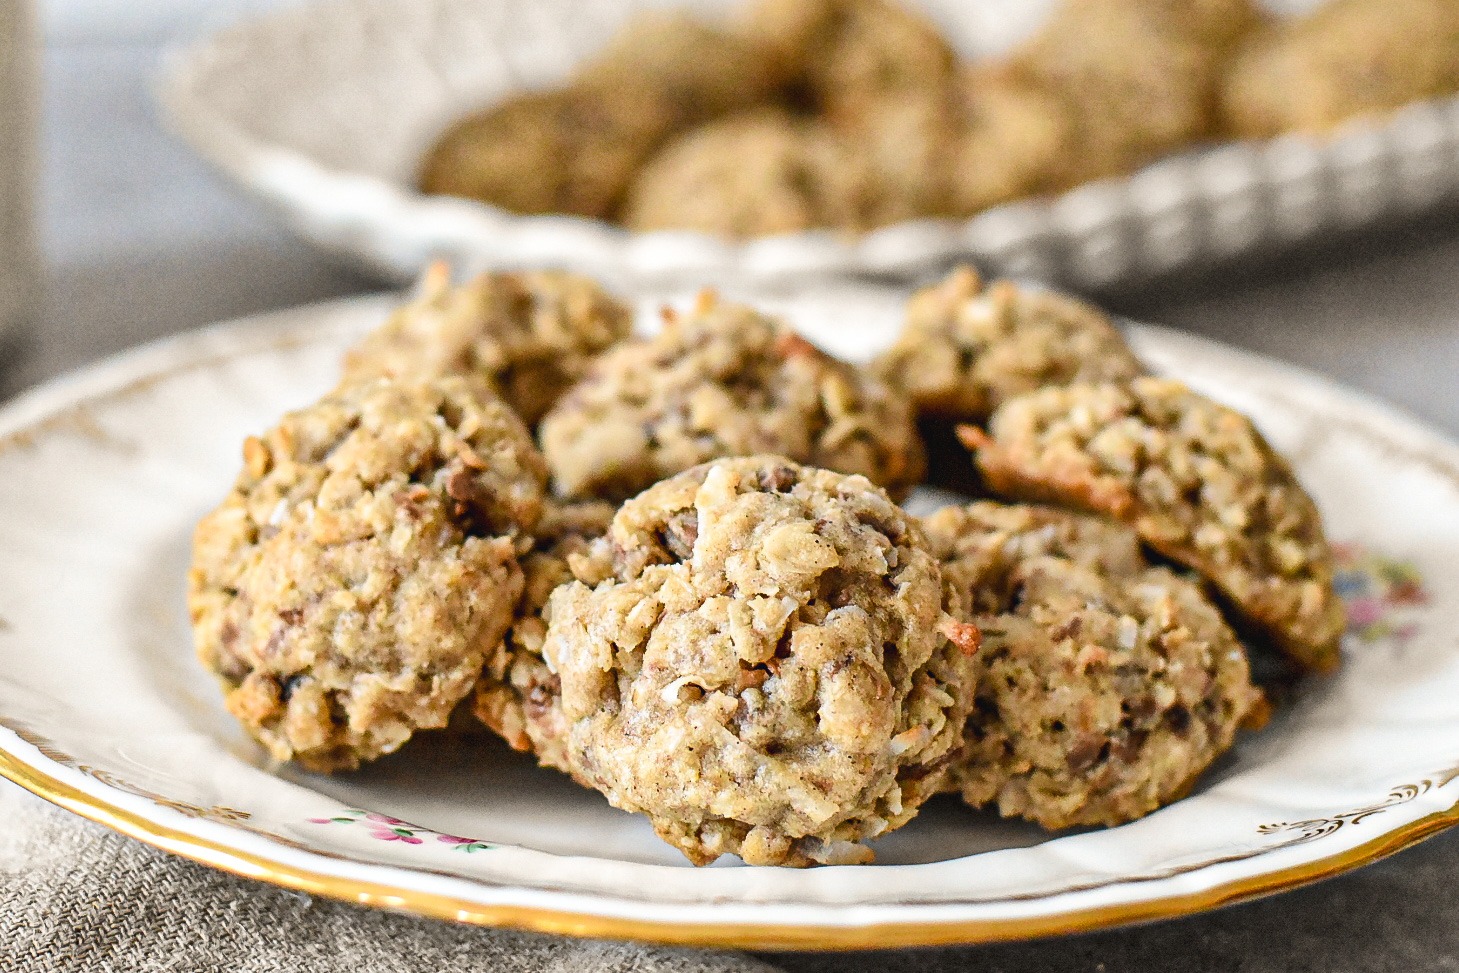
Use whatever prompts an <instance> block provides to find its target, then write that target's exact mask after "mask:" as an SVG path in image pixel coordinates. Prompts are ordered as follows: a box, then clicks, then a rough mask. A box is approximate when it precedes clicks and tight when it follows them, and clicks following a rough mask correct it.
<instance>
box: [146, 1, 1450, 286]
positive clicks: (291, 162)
mask: <svg viewBox="0 0 1459 973" xmlns="http://www.w3.org/2000/svg"><path fill="white" fill-rule="evenodd" d="M740 2H742V0H490V2H488V0H316V2H314V3H313V4H311V5H309V6H305V7H300V8H299V9H291V10H288V11H285V12H282V13H273V14H269V15H266V16H263V17H260V18H258V19H255V20H252V21H247V22H244V23H241V24H238V25H237V26H235V27H232V28H230V29H228V30H224V31H223V32H221V33H219V34H218V35H216V36H215V37H212V38H210V39H208V40H206V41H203V42H201V43H199V44H197V45H195V46H193V47H191V48H188V49H185V50H179V51H177V52H176V53H175V56H174V57H173V58H171V60H170V63H169V67H168V69H167V71H166V73H165V76H164V77H163V79H162V81H161V84H160V88H159V94H160V97H161V100H162V103H163V106H164V108H165V110H166V112H167V114H168V116H169V117H170V119H171V122H172V124H173V126H174V127H175V128H176V129H177V131H178V132H180V133H181V134H182V135H183V136H184V137H185V138H186V139H187V140H188V141H190V142H191V143H192V144H193V146H194V147H195V148H196V149H197V150H198V151H200V152H201V153H202V154H203V155H204V156H206V157H207V158H208V159H209V160H210V161H211V162H213V163H214V164H215V165H217V166H218V167H219V168H221V169H222V170H223V171H224V172H226V173H227V174H229V175H230V176H232V177H233V178H234V179H236V180H237V181H238V182H239V183H241V184H242V185H243V186H244V187H245V188H247V189H248V190H249V191H251V192H252V193H254V194H255V195H256V196H258V197H260V198H261V199H263V200H265V201H266V202H268V203H269V204H271V205H272V206H273V207H274V208H276V209H277V210H278V211H279V212H280V213H281V214H282V215H283V216H284V218H285V219H286V220H288V221H289V223H290V224H291V225H292V226H293V227H294V228H295V229H296V230H297V231H298V232H299V233H301V234H302V235H303V236H305V237H306V238H308V239H310V240H313V241H314V242H316V243H318V244H320V245H322V246H324V247H327V248H329V249H331V250H334V251H335V252H337V253H339V254H341V255H344V256H346V257H349V258H351V259H353V260H354V261H355V262H359V263H363V264H364V265H366V266H368V267H369V268H371V269H373V270H374V271H375V272H377V273H381V274H384V275H385V276H386V277H388V278H393V279H396V280H399V281H401V282H404V281H406V280H410V279H413V278H414V277H415V276H416V275H417V274H418V273H419V271H420V270H421V268H423V267H424V266H425V264H426V263H427V262H428V261H429V260H430V259H432V258H434V257H447V258H450V259H452V260H453V261H454V262H455V263H456V264H457V265H458V266H462V267H483V266H506V265H523V264H525V265H542V264H555V265H562V266H571V267H576V268H578V269H581V270H584V271H586V272H588V273H593V274H596V275H598V276H602V277H607V278H610V279H616V280H619V281H624V282H628V281H634V282H653V283H657V284H664V283H666V282H679V281H683V280H689V279H692V280H694V281H696V282H698V281H707V280H718V281H721V282H724V281H732V280H740V281H758V282H760V283H766V282H770V281H781V282H784V281H786V280H788V279H797V280H804V279H807V278H811V277H816V276H825V275H847V274H870V275H891V276H895V277H898V278H901V279H906V278H908V277H910V276H913V275H916V274H918V273H919V272H923V271H927V270H928V269H929V268H937V267H940V266H942V265H945V264H948V263H949V262H951V261H952V260H954V259H959V258H962V259H966V258H971V259H975V260H977V261H978V262H979V263H980V265H981V266H983V267H984V269H987V270H990V271H992V272H996V273H998V274H1001V275H1005V276H1022V277H1031V278H1037V279H1042V280H1055V281H1063V282H1065V283H1068V284H1072V285H1077V286H1083V287H1097V286H1105V285H1109V284H1111V283H1114V282H1115V281H1118V280H1122V279H1125V278H1129V277H1134V276H1140V275H1146V274H1151V273H1159V272H1164V271H1168V270H1171V269H1173V268H1176V267H1181V266H1185V265H1188V264H1192V263H1196V262H1202V261H1211V260H1219V259H1222V258H1226V257H1230V256H1233V255H1235V254H1240V253H1245V252H1248V251H1252V250H1255V249H1259V248H1277V247H1283V246H1291V245H1293V244H1296V243H1299V242H1301V241H1303V240H1307V239H1309V238H1311V237H1313V236H1316V235H1321V234H1331V233H1333V232H1335V231H1341V230H1344V229H1350V228H1354V227H1360V226H1364V225H1368V224H1371V223H1375V222H1378V221H1381V220H1384V219H1390V218H1393V217H1395V216H1400V215H1403V214H1405V213H1411V212H1418V211H1422V210H1425V209H1428V208H1430V207H1432V206H1434V205H1435V204H1436V203H1437V202H1439V201H1441V200H1442V199H1443V198H1444V197H1446V196H1447V195H1449V194H1451V193H1452V192H1453V191H1454V190H1455V189H1456V188H1459V99H1449V100H1445V101H1441V102H1429V103H1419V104H1415V105H1412V106H1409V107H1408V108H1407V109H1405V110H1403V111H1401V112H1399V113H1397V114H1396V115H1394V116H1392V117H1391V118H1390V119H1388V120H1386V121H1384V122H1383V123H1382V124H1379V125H1376V126H1375V125H1358V126H1356V127H1353V128H1351V129H1350V130H1348V131H1346V132H1344V133H1343V134H1342V135H1341V137H1338V138H1336V139H1331V140H1325V141H1311V140H1308V139H1305V138H1300V137H1292V138H1282V139H1277V140H1274V141H1271V142H1264V143H1250V144H1230V145H1224V146H1220V147H1217V148H1211V149H1205V150H1201V151H1193V152H1187V153H1184V154H1181V155H1178V156H1174V157H1171V158H1169V159H1166V160H1163V161H1161V162H1158V163H1156V164H1154V165H1152V166H1150V167H1149V168H1147V169H1145V170H1144V171H1142V172H1140V173H1137V174H1135V175H1133V176H1130V177H1129V178H1125V179H1115V180H1109V181H1105V182H1099V183H1091V184H1089V185H1086V186H1083V187H1080V188H1078V189H1075V190H1073V191H1071V192H1069V193H1066V194H1064V195H1063V196H1060V197H1058V198H1053V199H1039V200H1028V201H1019V202H1015V203H1010V204H1007V205H1004V206H999V207H996V208H994V209H991V210H988V211H987V212H985V213H982V214H980V215H979V216H978V217H976V218H975V219H972V220H969V221H966V222H952V221H919V222H914V223H904V224H899V225H896V226H891V227H887V228H885V229H882V230H880V231H877V232H875V233H872V234H870V235H867V236H864V237H861V238H848V237H845V236H841V235H837V234H833V233H826V232H819V233H803V234H795V235H789V236H780V237H767V238H763V239H758V240H753V241H749V242H745V243H728V242H725V241H721V240H718V239H715V238H711V237H709V236H705V235H702V234H696V233H683V232H677V233H666V232H660V233H646V234H632V233H628V232H626V231H624V230H621V229H619V228H616V227H614V226H611V225H609V224H607V223H603V222H600V221H595V220H585V219H578V218H574V217H566V216H550V217H541V216H539V217H521V216H515V215H512V214H510V213H507V212H505V211H503V210H500V209H496V208H493V207H490V206H485V205H482V204H479V203H474V202H469V201H465V200H459V199H449V198H445V197H427V196H423V195H421V194H420V193H419V192H417V191H416V189H415V188H414V184H415V180H414V177H415V173H416V169H417V166H418V164H419V160H420V159H421V157H422V156H423V154H424V152H425V150H426V147H427V146H428V145H429V144H430V142H431V140H432V139H433V138H434V137H435V136H436V134H437V133H438V132H439V131H440V130H441V129H442V128H444V127H445V125H446V124H447V123H448V122H450V121H451V120H453V119H454V118H457V117H459V116H460V115H462V114H464V113H466V112H468V111H470V110H473V109H476V108H479V107H480V106H482V105H484V104H487V103H490V102H492V101H495V100H498V99H500V98H501V97H502V96H503V95H505V94H506V93H508V92H511V91H513V90H519V89H524V88H538V87H543V86H546V85H550V84H553V83H555V82H557V81H559V80H560V79H561V78H563V77H564V76H565V75H566V74H567V73H568V72H569V71H570V69H571V67H572V65H573V64H574V63H575V62H577V61H579V60H581V59H582V58H583V57H585V56H586V55H588V54H590V53H591V52H593V51H594V50H595V49H596V48H597V47H599V46H600V45H601V44H602V42H603V39H604V38H605V37H606V36H607V35H608V34H609V33H611V32H612V30H613V28H614V27H615V26H616V25H617V24H619V23H620V22H622V20H623V19H624V18H625V17H626V16H627V15H628V14H629V13H630V12H631V11H632V10H634V9H638V8H644V7H662V6H667V5H687V6H692V7H695V8H699V9H701V10H704V11H707V12H709V13H714V12H717V11H720V10H722V9H723V8H725V7H726V6H729V5H731V4H732V3H740ZM910 2H920V3H921V4H922V5H923V6H925V7H926V8H927V10H928V12H929V14H930V15H932V16H933V17H934V18H935V19H936V20H937V21H939V22H940V23H941V24H942V26H943V27H944V28H945V29H946V31H947V34H948V36H949V37H950V38H952V39H953V41H954V43H956V44H957V46H959V47H960V48H962V49H963V50H964V51H965V52H967V53H969V54H974V53H980V52H987V51H989V50H996V49H999V48H1001V47H1006V46H1008V45H1010V44H1011V43H1012V42H1013V41H1015V40H1017V39H1018V37H1019V36H1020V35H1022V34H1026V33H1028V32H1029V31H1030V30H1031V29H1032V28H1033V27H1034V26H1036V25H1037V23H1038V21H1039V19H1040V18H1041V17H1042V16H1043V15H1044V12H1045V11H1046V10H1047V9H1048V8H1049V5H1050V3H1051V2H1052V0H910ZM1282 5H1284V6H1288V7H1290V6H1293V5H1294V2H1293V0H1283V3H1282ZM1295 5H1297V6H1311V5H1312V0H1296V3H1295Z"/></svg>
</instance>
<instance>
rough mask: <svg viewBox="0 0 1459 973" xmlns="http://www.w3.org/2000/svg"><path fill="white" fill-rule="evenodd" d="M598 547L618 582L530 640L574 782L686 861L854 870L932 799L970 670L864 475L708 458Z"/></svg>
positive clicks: (907, 522)
mask: <svg viewBox="0 0 1459 973" xmlns="http://www.w3.org/2000/svg"><path fill="white" fill-rule="evenodd" d="M605 543H606V545H607V546H608V547H609V548H610V552H611V556H612V558H613V565H614V576H613V578H612V579H611V580H609V581H606V582H604V583H601V584H598V585H597V586H596V587H589V586H588V585H587V584H584V583H581V582H578V583H573V584H570V585H566V586H564V587H560V588H558V589H557V590H556V591H555V592H554V593H553V595H552V600H551V607H550V617H551V623H550V625H549V627H548V631H547V640H546V644H545V646H544V649H543V654H544V656H545V658H546V659H547V661H548V663H549V664H550V665H551V666H552V668H553V669H555V670H556V672H557V674H558V677H559V678H560V680H561V693H562V696H561V698H562V712H563V717H564V719H565V720H566V722H567V727H568V729H567V747H566V753H567V757H568V760H569V762H570V764H571V766H572V770H573V773H574V775H575V776H576V777H577V778H578V779H579V780H581V781H582V782H584V783H586V784H589V785H590V786H593V787H596V788H598V789H599V790H601V791H602V792H603V793H604V794H606V795H607V797H608V799H609V800H610V801H611V802H612V803H613V804H614V805H615V806H617V807H621V808H625V809H628V810H633V811H640V812H643V813H645V814H647V815H648V816H649V817H650V819H651V820H652V822H653V825H654V829H655V830H656V831H657V832H658V834H659V835H660V836H661V837H663V838H664V839H665V840H666V841H668V842H670V843H671V844H673V845H675V846H676V847H678V848H679V849H680V850H681V851H683V852H684V854H685V855H686V856H688V857H689V859H690V860H691V861H693V862H695V863H696V864H707V863H709V862H711V861H713V860H714V859H715V858H717V857H719V856H720V855H724V854H739V855H740V856H741V858H743V859H744V860H745V861H746V862H748V863H751V864H767V865H768V864H781V865H810V864H817V863H820V864H830V863H849V862H862V861H869V860H870V858H871V852H870V850H869V849H867V848H866V847H865V845H864V844H863V843H864V842H865V841H867V840H869V839H871V838H874V837H876V836H877V835H880V834H884V833H886V832H888V831H890V830H892V829H893V828H896V827H899V826H901V825H902V824H904V823H905V822H906V821H907V820H909V819H910V818H911V817H912V816H913V815H914V814H915V812H916V810H917V808H918V806H919V805H920V804H921V803H922V802H923V801H924V800H926V798H927V797H928V796H929V795H930V794H931V793H932V792H934V791H935V790H936V789H937V788H938V787H939V786H940V784H941V781H942V777H943V768H944V763H945V761H946V759H947V758H948V754H949V752H950V750H951V749H952V748H953V746H954V745H955V743H956V741H957V739H958V734H959V732H960V730H961V727H962V725H963V722H964V719H965V716H966V709H965V704H964V703H963V702H962V700H963V698H964V697H963V694H962V693H961V692H960V691H959V689H958V687H959V686H961V685H963V684H964V682H965V680H966V675H967V673H968V670H969V667H970V665H971V658H970V656H969V655H968V654H967V651H966V648H967V646H966V644H965V641H964V642H963V643H959V642H957V641H954V640H952V639H950V638H949V637H947V635H946V634H945V633H947V632H948V631H949V630H950V626H949V624H948V623H949V621H950V620H949V619H948V617H947V616H946V615H945V614H944V612H943V610H942V590H941V588H942V585H941V579H940V577H939V574H938V569H937V564H936V561H935V559H934V558H933V557H932V556H931V555H930V554H929V553H928V551H927V549H926V543H925V541H924V539H923V538H922V535H921V531H920V530H919V529H918V528H917V526H916V525H915V523H913V522H912V520H911V519H910V518H909V517H908V516H907V515H906V514H905V513H903V511H902V510H901V509H900V508H899V507H897V506H896V505H895V504H894V503H892V501H891V500H890V499H889V498H888V497H887V495H886V494H885V493H883V492H882V491H881V490H879V489H877V488H876V487H875V486H873V485H872V484H871V483H870V482H868V481H867V480H866V479H865V478H863V477H860V476H845V475H842V474H838V473H832V472H830V471H827V470H817V469H811V468H808V467H802V466H798V465H796V464H795V463H792V462H790V461H789V460H786V459H783V458H780V457H767V456H756V457H749V458H737V459H725V460H718V461H715V462H711V463H706V464H704V465H702V466H698V467H695V468H694V469H691V470H688V471H686V472H684V473H681V474H679V475H677V476H674V477H671V478H670V479H667V480H665V481H663V482H661V483H659V484H656V485H655V486H653V487H652V488H650V489H649V490H646V491H644V493H642V494H641V495H639V496H638V497H636V498H634V499H633V500H630V501H629V502H628V503H626V504H624V506H623V508H622V509H621V510H620V511H619V512H618V514H617V516H615V517H614V520H613V524H612V527H611V529H610V531H609V534H608V537H607V540H606V541H605ZM952 631H953V633H954V634H957V631H956V630H952Z"/></svg>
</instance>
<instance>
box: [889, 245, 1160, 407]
mask: <svg viewBox="0 0 1459 973" xmlns="http://www.w3.org/2000/svg"><path fill="white" fill-rule="evenodd" d="M874 368H875V370H876V371H877V373H878V374H880V375H881V377H882V379H883V381H885V382H886V383H887V384H888V385H890V386H892V387H893V388H896V389H901V390H903V391H904V392H906V393H907V394H908V395H910V396H911V397H912V400H913V402H914V403H915V405H916V407H917V411H918V413H919V414H920V415H923V416H928V417H931V418H935V419H941V420H951V421H959V422H973V423H979V424H981V423H982V422H984V421H986V420H987V418H988V416H989V415H990V414H992V412H993V410H994V409H997V408H998V407H999V406H1000V405H1002V404H1003V403H1004V402H1006V401H1007V400H1008V399H1011V398H1014V397H1015V396H1019V395H1023V394H1024V393H1026V392H1032V391H1034V390H1035V389H1040V388H1043V387H1045V386H1048V385H1072V384H1074V383H1076V382H1103V381H1120V380H1125V379H1131V378H1134V377H1135V376H1136V375H1140V374H1142V373H1143V372H1144V370H1145V369H1144V367H1143V366H1142V365H1141V364H1140V361H1139V359H1137V358H1136V357H1135V355H1134V352H1132V351H1130V348H1129V345H1127V344H1126V343H1125V339H1124V336H1123V335H1121V334H1120V332H1119V330H1118V329H1117V328H1116V327H1115V326H1114V324H1113V323H1112V322H1111V321H1110V320H1109V318H1107V317H1105V316H1104V315H1103V314H1101V313H1100V312H1099V311H1097V310H1095V309H1094V308H1092V307H1090V306H1089V305H1087V304H1084V303H1082V302H1080V301H1076V300H1074V299H1073V298H1070V297H1065V296H1064V295H1061V294H1055V293H1052V292H1049V291H1041V290H1032V289H1024V288H1021V287H1019V286H1017V285H1016V284H1014V283H1012V282H1011V281H1006V280H1004V281H997V282H995V283H994V284H993V285H992V286H991V287H984V286H983V282H982V280H981V279H980V278H979V277H978V274H977V271H975V270H973V269H972V268H971V267H961V268H959V269H957V270H956V271H954V272H953V273H952V274H951V276H949V277H948V278H947V279H945V280H943V281H942V282H941V283H938V284H934V285H932V286H930V287H925V288H923V289H922V290H920V291H918V292H917V293H916V294H914V295H912V299H911V300H910V301H909V302H908V304H907V321H906V324H905V326H904V327H903V329H902V333H901V335H900V336H899V337H898V339H897V343H896V344H895V345H893V346H892V347H891V348H890V349H889V350H888V351H887V352H886V353H885V354H883V355H882V356H881V358H879V359H878V360H877V362H876V364H875V365H874Z"/></svg>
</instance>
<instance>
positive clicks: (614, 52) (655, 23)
mask: <svg viewBox="0 0 1459 973" xmlns="http://www.w3.org/2000/svg"><path fill="white" fill-rule="evenodd" d="M786 73H787V72H786V70H785V68H784V65H783V61H782V59H781V58H780V57H779V55H778V52H777V51H775V50H773V49H772V48H770V47H769V46H767V45H765V44H764V43H761V42H759V41H758V40H756V39H755V38H752V37H749V36H745V35H743V34H740V33H737V32H733V31H728V30H724V29H722V28H719V27H717V26H715V25H712V24H708V23H705V22H704V21H702V20H699V19H698V18H695V17H693V16H690V15H689V14H687V13H684V12H682V11H667V10H654V11H639V12H638V13H637V14H636V15H634V16H633V17H632V18H630V19H629V20H628V22H627V23H626V24H625V25H624V26H623V27H622V28H621V29H620V30H619V31H618V33H617V34H615V35H614V36H613V38H612V40H610V41H609V42H608V44H607V46H606V47H605V48H604V49H603V50H602V51H600V52H599V53H598V54H596V55H595V56H594V57H593V58H592V59H591V60H590V61H588V63H587V64H585V65H584V66H583V67H582V68H581V69H580V70H579V71H578V72H576V74H575V75H574V85H575V86H577V87H580V88H587V89H594V90H601V91H614V90H622V89H624V88H633V87H650V88H652V89H654V90H655V91H657V92H659V94H660V95H662V96H663V97H664V98H665V99H666V100H667V102H668V104H669V106H670V108H671V110H672V114H673V128H675V129H676V130H677V129H679V128H683V127H685V126H688V125H696V124H699V123H701V122H705V121H708V120H709V119H712V118H717V117H719V116H720V115H725V114H729V113H730V112H735V111H741V110H743V109H746V108H749V107H751V106H752V105H757V104H762V103H767V102H769V101H771V100H773V99H774V98H775V97H776V96H777V95H778V94H779V93H780V89H781V87H782V86H783V85H784V83H785V82H786V80H787V77H786Z"/></svg>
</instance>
